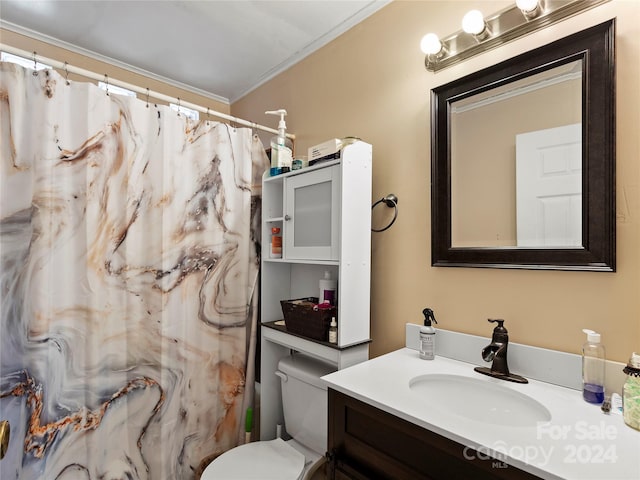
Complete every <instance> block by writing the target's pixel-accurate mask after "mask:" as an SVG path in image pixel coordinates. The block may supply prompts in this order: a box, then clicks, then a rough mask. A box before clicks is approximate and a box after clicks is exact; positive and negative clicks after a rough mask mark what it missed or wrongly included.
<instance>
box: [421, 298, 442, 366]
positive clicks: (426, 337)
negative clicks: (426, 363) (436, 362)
mask: <svg viewBox="0 0 640 480" xmlns="http://www.w3.org/2000/svg"><path fill="white" fill-rule="evenodd" d="M422 314H423V315H424V326H422V327H420V358H422V359H423V360H433V359H434V358H435V356H436V329H435V328H433V326H432V325H431V322H433V323H438V322H437V321H436V317H435V315H434V314H433V310H431V309H430V308H425V309H424V310H422Z"/></svg>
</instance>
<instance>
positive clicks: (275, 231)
mask: <svg viewBox="0 0 640 480" xmlns="http://www.w3.org/2000/svg"><path fill="white" fill-rule="evenodd" d="M269 246H270V248H269V253H270V254H271V258H282V235H280V229H279V228H278V227H273V228H272V229H271V243H270V244H269Z"/></svg>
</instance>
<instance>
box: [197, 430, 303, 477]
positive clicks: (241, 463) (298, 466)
mask: <svg viewBox="0 0 640 480" xmlns="http://www.w3.org/2000/svg"><path fill="white" fill-rule="evenodd" d="M304 465H305V457H304V455H303V454H301V453H300V452H298V451H297V450H296V449H295V448H293V447H291V446H289V445H287V443H286V442H285V441H284V440H282V439H281V438H276V439H275V440H269V441H262V442H253V443H247V444H245V445H241V446H239V447H236V448H232V449H231V450H229V451H227V452H225V453H223V454H222V455H220V456H219V457H218V458H216V459H215V460H214V461H213V462H212V463H210V464H209V466H208V467H207V468H206V469H205V470H204V472H202V476H201V477H200V479H201V480H298V478H300V475H301V473H302V472H303V470H304Z"/></svg>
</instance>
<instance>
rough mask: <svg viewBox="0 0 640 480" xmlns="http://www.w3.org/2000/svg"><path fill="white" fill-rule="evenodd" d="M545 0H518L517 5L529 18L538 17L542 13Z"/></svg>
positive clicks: (525, 16)
mask: <svg viewBox="0 0 640 480" xmlns="http://www.w3.org/2000/svg"><path fill="white" fill-rule="evenodd" d="M543 1H544V0H516V7H518V8H519V9H520V11H521V12H522V15H524V18H526V19H527V20H531V19H534V18H536V17H537V16H538V15H540V14H541V13H542V10H543V8H544V7H543V6H542V2H543Z"/></svg>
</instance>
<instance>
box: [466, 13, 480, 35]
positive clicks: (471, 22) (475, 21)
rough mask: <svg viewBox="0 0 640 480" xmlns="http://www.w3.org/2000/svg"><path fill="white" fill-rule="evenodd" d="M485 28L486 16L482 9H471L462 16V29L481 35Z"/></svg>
mask: <svg viewBox="0 0 640 480" xmlns="http://www.w3.org/2000/svg"><path fill="white" fill-rule="evenodd" d="M484 29H485V24H484V17H483V16H482V12H481V11H480V10H469V11H468V12H467V13H466V14H465V16H464V17H462V30H464V31H465V32H467V33H471V34H472V35H479V34H481V33H482V32H483V31H484Z"/></svg>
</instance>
